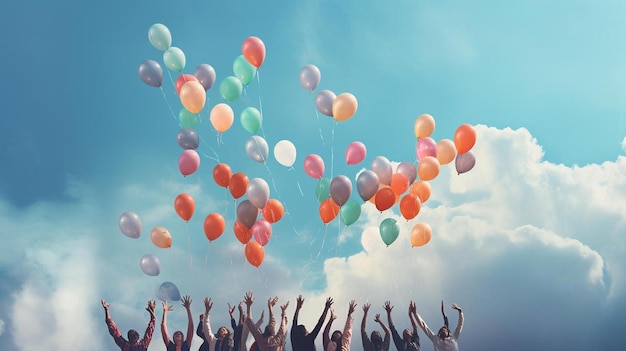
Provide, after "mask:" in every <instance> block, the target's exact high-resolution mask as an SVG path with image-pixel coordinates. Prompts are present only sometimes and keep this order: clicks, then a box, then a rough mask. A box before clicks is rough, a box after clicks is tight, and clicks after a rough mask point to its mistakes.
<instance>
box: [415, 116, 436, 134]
mask: <svg viewBox="0 0 626 351" xmlns="http://www.w3.org/2000/svg"><path fill="white" fill-rule="evenodd" d="M434 130H435V119H434V118H433V116H431V115H429V114H426V113H425V114H423V115H420V116H419V117H417V119H416V120H415V124H413V131H414V132H415V137H416V138H418V139H420V138H425V137H427V136H430V135H431V134H432V133H433V131H434Z"/></svg>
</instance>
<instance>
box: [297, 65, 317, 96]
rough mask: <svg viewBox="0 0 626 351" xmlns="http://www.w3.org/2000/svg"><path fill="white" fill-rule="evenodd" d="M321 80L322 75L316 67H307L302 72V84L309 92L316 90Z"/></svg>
mask: <svg viewBox="0 0 626 351" xmlns="http://www.w3.org/2000/svg"><path fill="white" fill-rule="evenodd" d="M321 78H322V73H321V72H320V69H319V68H317V66H315V65H306V66H304V67H302V69H301V70H300V84H302V86H303V87H304V89H306V90H307V91H313V90H315V88H317V85H318V84H319V83H320V79H321Z"/></svg>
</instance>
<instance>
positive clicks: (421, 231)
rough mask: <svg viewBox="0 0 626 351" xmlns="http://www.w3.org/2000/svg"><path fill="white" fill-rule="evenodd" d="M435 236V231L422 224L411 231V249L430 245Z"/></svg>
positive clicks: (426, 224)
mask: <svg viewBox="0 0 626 351" xmlns="http://www.w3.org/2000/svg"><path fill="white" fill-rule="evenodd" d="M432 235H433V230H432V228H431V227H430V225H429V224H428V223H424V222H420V223H417V224H416V225H415V226H413V229H411V247H417V246H424V245H426V244H428V242H429V241H430V238H431V237H432Z"/></svg>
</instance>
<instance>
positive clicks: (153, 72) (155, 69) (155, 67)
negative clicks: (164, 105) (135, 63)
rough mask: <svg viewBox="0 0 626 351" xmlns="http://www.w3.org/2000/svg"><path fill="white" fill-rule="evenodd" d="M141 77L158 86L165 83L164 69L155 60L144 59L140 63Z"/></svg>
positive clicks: (149, 83)
mask: <svg viewBox="0 0 626 351" xmlns="http://www.w3.org/2000/svg"><path fill="white" fill-rule="evenodd" d="M139 78H141V80H143V82H144V83H146V84H148V85H149V86H151V87H155V88H158V87H160V86H161V83H163V69H162V68H161V65H160V64H159V63H158V62H156V61H154V60H144V61H142V62H141V64H139Z"/></svg>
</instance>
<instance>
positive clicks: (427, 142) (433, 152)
mask: <svg viewBox="0 0 626 351" xmlns="http://www.w3.org/2000/svg"><path fill="white" fill-rule="evenodd" d="M415 155H416V156H417V159H418V160H420V161H421V160H422V159H423V158H424V157H426V156H432V157H437V143H436V142H435V140H433V138H431V137H424V138H422V139H420V140H418V141H417V145H416V147H415Z"/></svg>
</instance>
